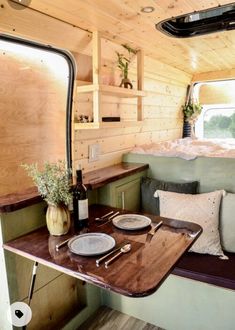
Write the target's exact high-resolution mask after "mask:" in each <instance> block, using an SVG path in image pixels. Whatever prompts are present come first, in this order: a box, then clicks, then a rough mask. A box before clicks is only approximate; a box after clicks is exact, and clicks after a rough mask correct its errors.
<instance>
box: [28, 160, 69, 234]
mask: <svg viewBox="0 0 235 330" xmlns="http://www.w3.org/2000/svg"><path fill="white" fill-rule="evenodd" d="M22 166H23V167H24V169H25V170H26V171H27V172H28V175H29V176H30V177H32V179H33V182H34V184H35V185H36V186H37V188H38V192H39V193H40V195H41V196H42V197H43V199H44V200H45V201H46V202H47V204H48V208H47V213H46V221H47V228H48V230H49V232H50V234H51V235H55V236H60V235H64V234H66V233H67V232H68V231H69V228H70V213H69V210H68V205H69V203H70V202H71V201H72V193H71V187H70V180H69V176H70V173H71V170H70V169H67V167H66V165H65V162H64V161H58V162H57V163H49V162H46V163H45V164H44V168H43V169H42V170H39V169H38V165H37V164H30V165H28V164H23V165H22Z"/></svg>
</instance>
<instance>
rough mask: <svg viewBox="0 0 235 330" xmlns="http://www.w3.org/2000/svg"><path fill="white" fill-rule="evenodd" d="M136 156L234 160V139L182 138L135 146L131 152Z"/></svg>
mask: <svg viewBox="0 0 235 330" xmlns="http://www.w3.org/2000/svg"><path fill="white" fill-rule="evenodd" d="M131 152H132V153H136V154H147V155H155V156H165V157H180V158H183V159H186V160H191V159H195V158H196V157H199V156H200V157H223V158H226V157H227V158H235V139H226V140H219V139H213V140H209V139H200V140H199V139H191V138H184V139H178V140H171V141H163V142H159V143H152V144H148V145H147V144H146V145H141V146H137V147H135V148H134V149H132V150H131Z"/></svg>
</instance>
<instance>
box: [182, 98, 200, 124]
mask: <svg viewBox="0 0 235 330" xmlns="http://www.w3.org/2000/svg"><path fill="white" fill-rule="evenodd" d="M182 110H183V114H184V118H185V121H187V122H195V121H196V120H197V118H198V116H199V115H200V114H201V112H202V106H201V104H200V103H196V102H189V103H188V104H185V105H183V106H182Z"/></svg>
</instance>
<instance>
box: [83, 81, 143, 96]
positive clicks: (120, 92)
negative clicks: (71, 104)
mask: <svg viewBox="0 0 235 330" xmlns="http://www.w3.org/2000/svg"><path fill="white" fill-rule="evenodd" d="M96 91H99V92H101V93H103V94H108V95H112V96H117V97H127V98H128V97H129V98H131V97H143V96H146V93H145V92H144V91H139V90H136V89H128V88H121V87H116V86H109V85H94V84H92V85H83V86H78V87H77V92H78V93H89V92H96Z"/></svg>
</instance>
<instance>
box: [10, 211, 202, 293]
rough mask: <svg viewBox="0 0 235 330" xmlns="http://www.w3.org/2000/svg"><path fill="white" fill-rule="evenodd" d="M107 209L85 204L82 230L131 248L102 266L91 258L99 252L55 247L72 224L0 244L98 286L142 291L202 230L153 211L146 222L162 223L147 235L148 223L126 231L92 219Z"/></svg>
mask: <svg viewBox="0 0 235 330" xmlns="http://www.w3.org/2000/svg"><path fill="white" fill-rule="evenodd" d="M110 210H114V211H116V210H117V209H114V208H111V207H107V206H103V205H92V206H91V207H90V208H89V227H88V228H87V229H86V230H84V231H83V233H84V232H102V233H106V234H109V235H111V236H112V237H113V238H114V239H115V242H116V244H117V245H120V244H121V243H122V244H123V242H124V241H125V242H126V241H128V242H129V243H131V251H130V252H128V253H126V254H124V255H122V256H120V257H119V258H118V259H117V260H115V261H114V262H113V263H111V264H110V265H109V266H108V268H105V267H104V263H101V264H100V266H99V267H98V266H96V259H97V258H100V256H89V257H84V256H79V255H76V254H74V253H72V252H71V251H69V249H68V247H67V246H64V247H61V248H60V249H59V251H56V248H55V246H56V244H58V243H60V242H63V241H64V240H65V239H67V238H69V237H72V236H73V235H74V234H75V232H74V231H72V230H71V231H70V233H69V234H67V235H64V236H62V237H55V236H50V235H49V233H48V231H47V228H46V227H43V228H40V229H37V230H35V231H33V232H32V233H29V234H26V235H24V236H21V237H19V238H17V239H15V240H12V241H10V242H7V243H5V244H4V248H5V249H6V250H9V251H11V252H14V253H16V254H18V255H21V256H23V257H26V258H28V259H31V260H33V261H37V262H39V263H41V264H43V265H45V266H48V267H51V268H54V269H57V270H59V271H61V272H63V273H65V274H68V275H71V276H74V277H76V278H79V279H81V280H84V281H86V282H89V283H92V284H95V285H97V286H99V287H102V288H105V289H108V290H112V291H114V292H117V293H120V294H123V295H126V296H129V297H143V296H147V295H150V294H151V293H153V292H154V291H156V290H157V288H158V287H159V286H160V285H161V283H162V282H163V281H164V279H165V278H166V277H167V275H168V274H169V273H170V272H171V270H172V269H173V267H174V265H175V263H176V262H177V261H178V260H179V258H180V257H181V256H182V255H183V254H184V252H186V251H187V250H188V249H189V248H190V246H191V245H192V244H193V243H194V241H195V240H196V239H197V238H198V237H199V235H200V234H201V232H202V229H201V227H200V226H199V225H197V224H194V223H190V222H185V221H179V220H172V219H166V218H161V217H159V216H153V215H148V216H149V217H150V218H151V220H152V222H153V223H154V222H155V223H158V222H159V221H160V220H163V225H162V226H161V227H160V228H159V229H158V230H157V231H156V232H155V234H154V236H152V237H150V239H148V236H149V235H148V234H147V233H148V231H149V230H150V228H151V227H150V226H148V227H146V228H145V229H142V230H132V231H127V230H121V229H118V228H116V227H115V226H114V225H113V224H112V222H111V221H110V222H108V223H106V224H104V225H103V226H99V225H100V222H97V221H95V220H94V219H95V217H100V216H101V215H104V214H106V213H107V212H109V211H110ZM119 211H120V213H130V212H128V211H123V210H119ZM76 234H78V232H77V233H76Z"/></svg>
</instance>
